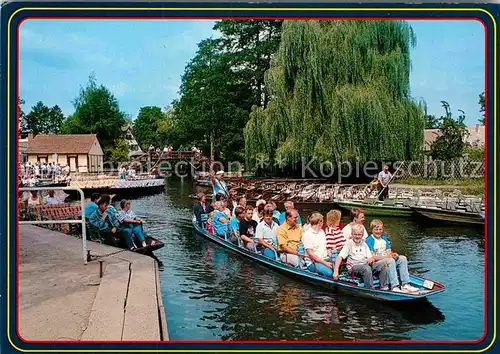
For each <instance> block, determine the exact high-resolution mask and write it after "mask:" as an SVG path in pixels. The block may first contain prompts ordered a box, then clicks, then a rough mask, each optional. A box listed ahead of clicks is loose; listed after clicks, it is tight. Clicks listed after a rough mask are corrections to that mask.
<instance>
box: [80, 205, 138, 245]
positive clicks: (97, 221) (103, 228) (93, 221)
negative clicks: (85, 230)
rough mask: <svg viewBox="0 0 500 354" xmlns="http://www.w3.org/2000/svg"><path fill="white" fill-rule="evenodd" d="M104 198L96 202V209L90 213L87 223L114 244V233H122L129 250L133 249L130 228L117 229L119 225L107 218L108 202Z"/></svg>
mask: <svg viewBox="0 0 500 354" xmlns="http://www.w3.org/2000/svg"><path fill="white" fill-rule="evenodd" d="M108 203H109V202H108V201H107V200H106V199H100V200H99V202H98V203H97V206H98V209H97V210H96V211H95V212H94V213H93V214H92V215H90V218H89V223H90V225H92V226H94V227H95V228H97V229H98V230H99V231H100V232H102V233H104V235H105V240H106V241H108V242H109V243H111V245H113V246H115V242H114V235H115V234H116V233H117V232H120V231H121V233H122V235H123V237H124V239H125V243H126V244H127V247H128V248H129V249H130V250H133V249H135V246H134V243H133V241H132V230H131V229H123V230H120V229H119V225H118V226H115V225H113V224H112V223H111V222H110V220H109V213H108V205H109V204H108Z"/></svg>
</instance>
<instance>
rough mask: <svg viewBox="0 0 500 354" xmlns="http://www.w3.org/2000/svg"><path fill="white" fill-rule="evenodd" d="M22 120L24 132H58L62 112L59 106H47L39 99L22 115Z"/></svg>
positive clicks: (62, 119) (62, 116) (62, 115)
mask: <svg viewBox="0 0 500 354" xmlns="http://www.w3.org/2000/svg"><path fill="white" fill-rule="evenodd" d="M23 114H24V113H23ZM24 121H25V126H24V129H25V132H29V133H33V135H37V134H58V133H59V131H60V130H61V126H62V124H63V121H64V114H63V113H62V111H61V108H59V106H57V105H55V106H54V107H52V108H49V107H47V106H46V105H44V104H43V102H41V101H39V102H37V104H36V105H35V106H33V107H32V108H31V112H30V113H28V114H27V115H26V116H25V117H24Z"/></svg>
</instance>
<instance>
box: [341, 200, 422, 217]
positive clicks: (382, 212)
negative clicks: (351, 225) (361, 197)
mask: <svg viewBox="0 0 500 354" xmlns="http://www.w3.org/2000/svg"><path fill="white" fill-rule="evenodd" d="M337 204H338V205H339V206H340V207H341V208H343V209H346V210H349V211H351V210H353V209H358V208H360V209H363V210H364V211H365V215H369V216H400V217H410V216H412V214H413V211H412V209H411V208H410V207H405V206H401V207H395V206H389V205H377V204H370V203H362V202H351V201H338V202H337Z"/></svg>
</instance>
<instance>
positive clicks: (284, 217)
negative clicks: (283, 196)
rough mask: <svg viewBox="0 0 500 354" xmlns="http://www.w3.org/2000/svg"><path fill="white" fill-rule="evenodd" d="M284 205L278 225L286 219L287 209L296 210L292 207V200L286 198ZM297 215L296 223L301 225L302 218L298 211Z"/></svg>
mask: <svg viewBox="0 0 500 354" xmlns="http://www.w3.org/2000/svg"><path fill="white" fill-rule="evenodd" d="M284 206H285V211H284V212H282V213H281V214H280V218H279V224H280V225H282V224H283V223H284V222H285V219H286V212H287V211H288V210H295V211H297V210H296V209H295V207H294V205H293V202H292V201H291V200H287V201H286V202H285V203H284ZM297 215H298V219H297V224H298V225H302V219H301V218H300V215H299V213H298V211H297Z"/></svg>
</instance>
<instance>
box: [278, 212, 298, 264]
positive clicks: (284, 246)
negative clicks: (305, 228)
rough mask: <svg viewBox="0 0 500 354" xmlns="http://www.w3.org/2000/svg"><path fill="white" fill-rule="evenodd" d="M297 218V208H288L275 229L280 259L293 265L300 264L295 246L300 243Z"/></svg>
mask: <svg viewBox="0 0 500 354" xmlns="http://www.w3.org/2000/svg"><path fill="white" fill-rule="evenodd" d="M298 219H299V213H298V212H297V210H295V209H288V210H287V211H286V219H285V222H284V223H283V224H281V225H280V227H278V229H277V230H276V235H277V238H278V252H280V259H281V261H282V262H283V263H287V264H290V265H293V266H294V267H298V266H299V265H300V264H301V260H300V258H299V252H298V250H297V248H298V246H299V245H300V244H301V243H302V227H301V226H300V225H299V224H298Z"/></svg>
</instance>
